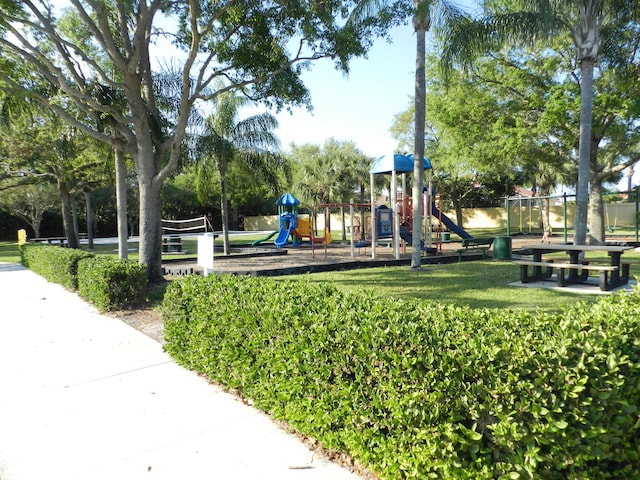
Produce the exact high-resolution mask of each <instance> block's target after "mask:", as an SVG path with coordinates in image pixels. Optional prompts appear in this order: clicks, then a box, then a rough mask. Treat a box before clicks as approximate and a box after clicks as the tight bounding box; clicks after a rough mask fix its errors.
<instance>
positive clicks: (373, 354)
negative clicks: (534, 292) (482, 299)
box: [162, 275, 640, 479]
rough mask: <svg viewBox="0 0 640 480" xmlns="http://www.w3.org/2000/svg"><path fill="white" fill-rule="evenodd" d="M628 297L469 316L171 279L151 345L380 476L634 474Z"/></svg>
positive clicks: (637, 382) (638, 457)
mask: <svg viewBox="0 0 640 480" xmlns="http://www.w3.org/2000/svg"><path fill="white" fill-rule="evenodd" d="M639 299H640V296H639V294H638V293H635V294H633V295H614V296H611V297H607V298H605V299H603V300H602V301H600V302H599V303H598V304H596V305H595V306H594V305H589V306H586V305H582V304H577V305H576V306H575V307H574V308H572V309H570V310H569V311H566V312H564V313H561V314H535V313H527V312H522V311H506V310H488V309H483V310H474V309H469V308H461V307H455V306H450V305H441V304H438V303H435V302H423V301H411V302H409V301H400V300H392V299H381V298H376V297H375V296H373V295H372V294H369V293H341V292H339V291H337V290H336V289H335V288H334V287H333V286H327V285H318V284H313V283H310V282H305V281H296V282H288V281H278V280H274V279H271V278H250V277H232V276H216V275H213V276H208V277H196V276H191V277H186V278H184V279H180V280H178V281H175V282H172V284H171V285H170V286H169V288H168V290H167V292H166V294H165V299H164V303H163V307H162V309H163V316H164V318H165V334H166V344H165V348H166V350H167V351H168V352H169V353H170V354H171V355H172V356H173V357H175V358H176V359H177V361H178V362H179V363H181V364H183V365H185V366H187V367H189V368H191V369H195V370H197V371H199V372H201V373H203V374H205V375H207V376H208V377H209V378H210V379H212V380H213V381H215V382H218V383H220V384H223V385H226V386H228V387H230V388H233V389H237V390H238V391H239V392H241V393H242V395H244V396H246V397H248V398H250V399H252V400H253V401H254V403H255V405H256V406H258V407H259V408H262V409H263V410H265V411H267V412H270V413H271V414H273V415H274V416H275V417H277V418H279V419H284V420H286V421H287V422H288V423H289V424H290V425H292V426H293V427H294V428H295V429H297V430H298V431H300V432H303V433H304V434H306V435H309V436H312V437H315V438H317V439H318V440H319V441H320V442H321V443H322V444H323V445H324V446H325V447H326V448H329V449H334V450H337V451H341V452H344V453H348V454H349V455H351V456H352V457H353V458H354V459H355V460H356V461H357V462H358V463H359V464H360V465H362V466H365V467H366V468H369V469H370V470H372V471H373V472H375V473H376V474H377V475H379V477H380V478H384V479H405V478H414V479H418V478H420V479H424V478H459V479H464V478H469V479H478V478H549V479H566V478H572V479H600V478H602V479H604V478H640V442H638V438H639V437H640V302H639Z"/></svg>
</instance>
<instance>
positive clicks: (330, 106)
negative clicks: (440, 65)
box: [277, 26, 416, 157]
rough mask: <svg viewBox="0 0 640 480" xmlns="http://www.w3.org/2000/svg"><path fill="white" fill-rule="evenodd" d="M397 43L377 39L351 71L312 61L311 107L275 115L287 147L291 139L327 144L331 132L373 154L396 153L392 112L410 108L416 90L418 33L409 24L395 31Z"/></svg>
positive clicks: (307, 77)
mask: <svg viewBox="0 0 640 480" xmlns="http://www.w3.org/2000/svg"><path fill="white" fill-rule="evenodd" d="M392 34H393V43H387V41H386V40H384V39H378V40H377V41H376V43H375V44H374V46H373V48H372V49H371V50H370V53H369V55H368V58H358V59H355V60H354V61H353V62H352V63H351V66H350V72H349V74H348V76H345V74H344V73H342V72H341V71H338V70H336V68H335V66H334V65H333V63H332V62H331V61H330V60H319V61H316V62H314V63H313V65H312V67H311V70H310V71H308V72H306V73H305V74H304V76H303V81H304V82H305V84H306V85H307V88H308V89H309V91H310V93H311V99H312V104H313V111H312V112H307V111H306V109H303V108H297V109H295V110H293V114H289V113H288V112H286V111H283V112H281V113H279V114H277V118H278V120H279V122H280V128H279V130H278V135H279V136H280V140H281V142H282V147H283V149H284V150H288V147H289V144H290V143H291V142H295V143H296V144H297V145H301V144H304V143H313V144H323V143H324V141H325V140H326V139H328V138H330V137H334V138H336V139H339V140H350V141H353V142H354V143H355V144H356V145H357V147H358V148H359V149H360V150H361V151H363V152H364V153H365V154H367V155H370V156H374V157H377V156H380V155H384V154H385V153H392V152H393V150H394V147H395V145H396V142H395V141H394V140H393V139H392V138H391V135H390V134H389V128H390V127H391V124H392V122H393V118H394V115H395V114H397V113H400V112H402V111H404V110H406V109H407V107H408V106H409V105H410V101H411V96H412V95H413V89H414V71H415V57H416V54H415V48H416V47H415V34H414V33H413V29H412V28H411V27H410V26H403V27H398V28H395V29H394V30H393V33H392Z"/></svg>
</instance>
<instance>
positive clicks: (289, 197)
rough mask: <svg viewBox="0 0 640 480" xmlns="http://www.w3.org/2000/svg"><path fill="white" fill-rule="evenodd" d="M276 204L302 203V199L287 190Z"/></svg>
mask: <svg viewBox="0 0 640 480" xmlns="http://www.w3.org/2000/svg"><path fill="white" fill-rule="evenodd" d="M276 205H284V206H286V207H289V206H292V205H300V200H298V199H297V198H296V197H294V196H293V195H291V194H290V193H288V192H287V193H285V194H283V195H282V196H281V197H280V198H279V199H278V201H277V202H276Z"/></svg>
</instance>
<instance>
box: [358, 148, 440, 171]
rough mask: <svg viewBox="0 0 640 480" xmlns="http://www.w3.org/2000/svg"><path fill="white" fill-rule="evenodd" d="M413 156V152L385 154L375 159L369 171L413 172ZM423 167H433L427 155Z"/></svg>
mask: <svg viewBox="0 0 640 480" xmlns="http://www.w3.org/2000/svg"><path fill="white" fill-rule="evenodd" d="M413 158H414V155H413V154H410V155H401V154H400V153H394V154H393V155H383V156H382V157H379V158H377V159H376V160H374V162H373V163H372V164H371V168H370V169H369V173H371V174H378V173H391V172H394V171H395V172H400V173H411V172H413ZM423 168H424V170H430V169H431V162H430V161H429V159H428V158H426V157H425V158H424V164H423Z"/></svg>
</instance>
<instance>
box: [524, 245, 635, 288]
mask: <svg viewBox="0 0 640 480" xmlns="http://www.w3.org/2000/svg"><path fill="white" fill-rule="evenodd" d="M528 248H529V250H530V251H531V256H532V259H531V260H514V262H513V263H514V264H516V265H519V266H520V281H521V282H522V283H529V282H536V281H542V280H547V279H549V278H550V277H551V276H552V274H553V272H554V270H555V272H556V281H557V283H558V285H560V286H562V287H564V286H567V285H571V284H576V283H584V282H586V281H587V279H588V278H589V272H593V271H595V272H598V275H599V286H600V289H601V290H605V291H606V290H611V289H612V288H616V287H619V286H621V285H625V284H626V283H627V282H628V281H629V264H628V263H623V262H622V261H621V258H622V254H623V253H624V252H626V251H627V250H631V249H632V248H633V247H629V246H625V245H569V244H540V245H532V246H530V247H528ZM557 252H565V253H566V254H567V255H568V261H560V262H554V260H544V259H543V258H542V256H543V255H545V254H548V253H557ZM587 252H602V253H606V254H607V256H608V257H609V261H608V262H604V263H603V262H594V261H593V260H588V259H585V258H583V257H584V254H585V253H587ZM530 268H531V272H530Z"/></svg>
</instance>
